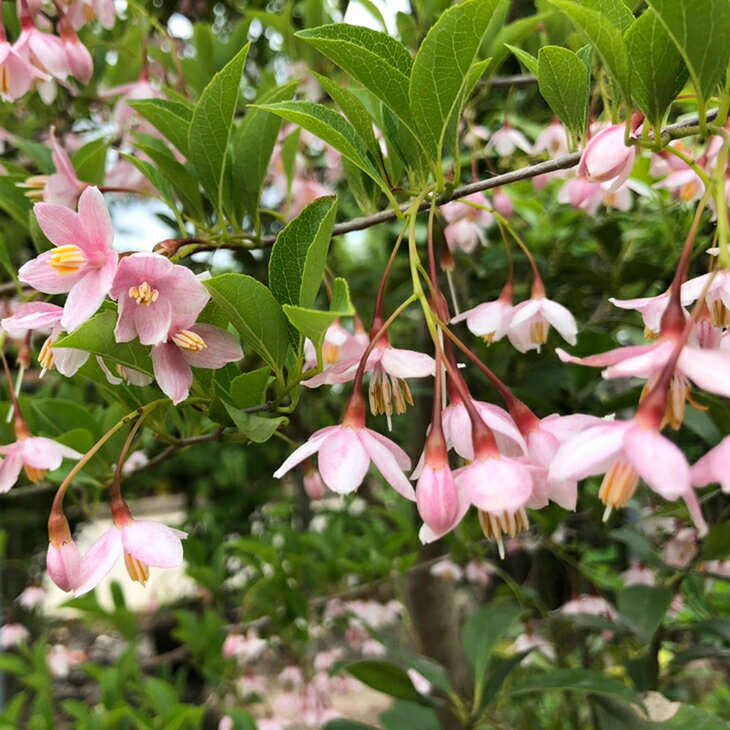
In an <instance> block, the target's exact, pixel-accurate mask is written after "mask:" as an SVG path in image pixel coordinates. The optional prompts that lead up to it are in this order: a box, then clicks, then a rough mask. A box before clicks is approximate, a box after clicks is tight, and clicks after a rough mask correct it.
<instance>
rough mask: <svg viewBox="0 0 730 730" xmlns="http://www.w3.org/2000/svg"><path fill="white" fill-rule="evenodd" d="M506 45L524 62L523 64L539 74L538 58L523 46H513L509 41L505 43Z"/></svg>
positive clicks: (530, 70) (531, 71)
mask: <svg viewBox="0 0 730 730" xmlns="http://www.w3.org/2000/svg"><path fill="white" fill-rule="evenodd" d="M504 45H505V46H507V48H509V49H510V51H512V53H514V54H515V56H517V58H518V59H519V61H520V62H521V63H522V65H523V66H524V67H525V68H526V69H527V70H528V71H529V72H530V73H531V74H532V75H533V76H537V59H536V58H535V57H534V56H533V55H532V54H531V53H528V52H527V51H524V50H522V48H517V46H513V45H511V44H509V43H505V44H504Z"/></svg>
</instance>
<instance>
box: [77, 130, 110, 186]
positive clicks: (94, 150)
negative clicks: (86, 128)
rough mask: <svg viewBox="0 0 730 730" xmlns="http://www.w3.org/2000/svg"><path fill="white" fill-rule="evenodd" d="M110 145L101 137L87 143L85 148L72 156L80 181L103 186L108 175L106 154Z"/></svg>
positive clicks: (80, 148) (81, 148)
mask: <svg viewBox="0 0 730 730" xmlns="http://www.w3.org/2000/svg"><path fill="white" fill-rule="evenodd" d="M108 149H109V144H108V143H107V141H106V139H104V138H103V137H100V138H99V139H93V140H91V142H87V143H86V144H85V145H84V146H83V147H79V149H78V150H76V152H74V154H73V155H72V156H71V162H72V163H73V166H74V169H75V170H76V174H77V175H78V177H79V180H83V181H84V182H88V183H93V184H94V185H101V184H102V183H103V182H104V175H105V173H106V153H107V150H108Z"/></svg>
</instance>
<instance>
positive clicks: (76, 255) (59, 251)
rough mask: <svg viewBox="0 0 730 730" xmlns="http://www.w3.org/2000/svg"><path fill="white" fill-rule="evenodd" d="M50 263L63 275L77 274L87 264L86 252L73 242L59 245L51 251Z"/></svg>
mask: <svg viewBox="0 0 730 730" xmlns="http://www.w3.org/2000/svg"><path fill="white" fill-rule="evenodd" d="M49 264H50V266H51V267H52V268H54V269H55V270H56V271H57V272H58V273H59V274H61V275H62V276H63V275H65V274H76V273H77V272H78V271H80V270H81V268H82V267H83V266H84V265H85V264H86V256H85V255H84V252H83V251H82V250H81V249H80V248H79V247H78V246H74V245H73V244H69V245H68V246H58V247H57V248H54V249H53V251H51V260H50V261H49Z"/></svg>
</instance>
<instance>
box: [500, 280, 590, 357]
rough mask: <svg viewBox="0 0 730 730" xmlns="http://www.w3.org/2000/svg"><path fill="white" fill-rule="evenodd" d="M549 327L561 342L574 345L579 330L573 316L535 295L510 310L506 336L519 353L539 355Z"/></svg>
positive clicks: (561, 307)
mask: <svg viewBox="0 0 730 730" xmlns="http://www.w3.org/2000/svg"><path fill="white" fill-rule="evenodd" d="M550 325H552V326H553V327H555V329H556V330H557V331H558V333H559V334H560V335H561V336H562V338H563V339H564V340H566V341H567V342H569V343H570V344H571V345H574V344H575V343H576V335H577V333H578V326H577V325H576V323H575V319H574V318H573V315H572V314H571V313H570V312H569V311H568V310H567V309H566V308H565V307H564V306H563V305H562V304H558V303H557V302H554V301H553V300H552V299H548V298H547V297H546V296H545V294H544V293H543V294H542V295H540V294H537V295H536V294H535V292H534V291H533V295H532V298H530V299H528V300H527V301H525V302H520V304H518V305H517V306H516V307H515V308H514V309H513V310H512V319H510V323H509V327H508V329H507V336H508V337H509V340H510V342H511V343H512V344H513V345H514V347H515V348H516V349H517V350H519V351H520V352H527V351H528V350H537V351H538V352H539V351H540V348H541V347H542V346H543V345H544V344H545V343H546V342H547V336H548V331H549V329H550Z"/></svg>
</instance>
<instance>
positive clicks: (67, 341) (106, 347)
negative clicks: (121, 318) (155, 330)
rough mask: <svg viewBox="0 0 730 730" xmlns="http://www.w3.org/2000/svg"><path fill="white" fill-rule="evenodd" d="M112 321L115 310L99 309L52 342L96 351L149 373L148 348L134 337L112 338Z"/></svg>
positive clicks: (150, 374) (61, 345)
mask: <svg viewBox="0 0 730 730" xmlns="http://www.w3.org/2000/svg"><path fill="white" fill-rule="evenodd" d="M116 324H117V313H116V312H115V311H113V310H111V309H108V310H106V311H103V312H99V313H98V314H95V315H94V316H93V317H92V318H91V319H90V320H88V322H84V324H82V325H81V326H80V327H79V328H78V329H76V330H74V331H73V332H71V334H68V335H66V336H65V337H61V338H59V339H58V340H56V342H55V343H54V345H53V346H54V347H71V348H73V349H76V350H84V351H85V352H90V353H91V354H92V355H100V356H101V357H103V358H105V359H109V360H112V361H114V362H115V363H117V364H119V365H124V366H125V367H129V368H132V369H134V370H139V371H140V372H142V373H145V374H146V375H149V376H152V360H150V356H149V352H148V348H147V347H145V346H144V345H140V343H139V341H138V340H134V341H133V342H117V341H116V340H115V339H114V327H115V326H116Z"/></svg>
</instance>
